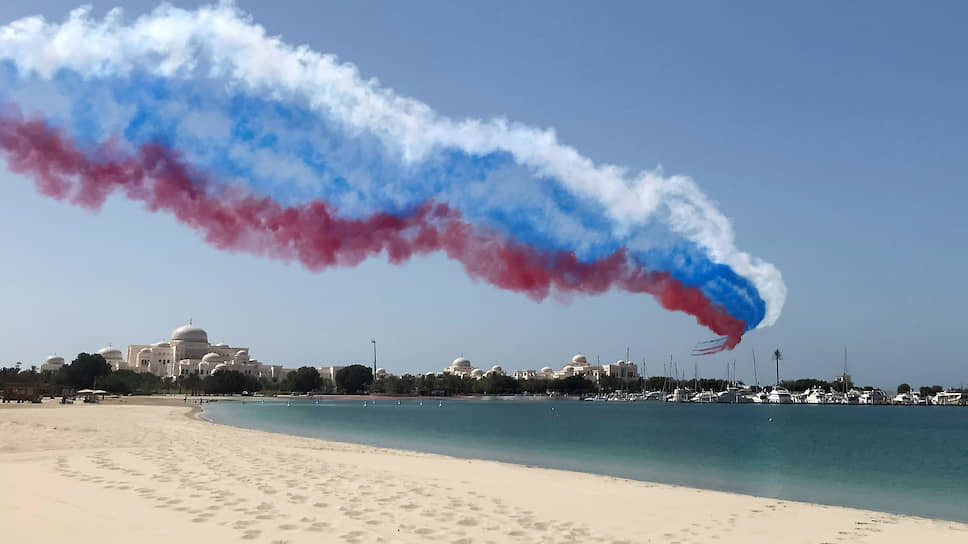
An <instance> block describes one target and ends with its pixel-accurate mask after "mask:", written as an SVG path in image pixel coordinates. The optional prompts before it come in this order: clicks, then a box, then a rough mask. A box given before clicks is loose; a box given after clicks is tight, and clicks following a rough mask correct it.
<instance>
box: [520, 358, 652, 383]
mask: <svg viewBox="0 0 968 544" xmlns="http://www.w3.org/2000/svg"><path fill="white" fill-rule="evenodd" d="M570 376H581V377H583V378H586V379H589V380H592V381H596V382H597V381H598V378H599V377H600V376H611V377H615V378H619V379H621V380H623V381H632V380H637V379H638V378H639V368H638V367H637V366H636V365H635V363H631V362H626V361H616V362H614V363H612V364H604V365H592V364H589V363H588V359H587V358H586V357H585V356H584V355H582V354H580V353H579V354H578V355H575V356H574V357H572V358H571V361H570V362H568V363H565V364H564V365H563V366H562V367H561V370H560V371H558V372H555V371H554V370H553V369H552V368H551V367H550V366H546V367H544V368H542V369H541V370H517V371H515V372H514V377H515V378H518V379H524V380H531V379H536V378H544V379H560V378H568V377H570Z"/></svg>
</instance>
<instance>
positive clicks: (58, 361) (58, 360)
mask: <svg viewBox="0 0 968 544" xmlns="http://www.w3.org/2000/svg"><path fill="white" fill-rule="evenodd" d="M44 364H51V365H62V364H64V358H63V357H60V356H58V355H51V356H50V357H48V358H47V360H46V361H44Z"/></svg>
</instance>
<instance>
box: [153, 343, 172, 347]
mask: <svg viewBox="0 0 968 544" xmlns="http://www.w3.org/2000/svg"><path fill="white" fill-rule="evenodd" d="M151 347H153V348H170V347H171V344H169V343H168V342H155V343H154V344H151Z"/></svg>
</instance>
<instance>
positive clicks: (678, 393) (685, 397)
mask: <svg viewBox="0 0 968 544" xmlns="http://www.w3.org/2000/svg"><path fill="white" fill-rule="evenodd" d="M666 402H689V390H688V389H682V388H679V387H677V388H676V389H675V390H674V391H673V392H672V394H671V395H666Z"/></svg>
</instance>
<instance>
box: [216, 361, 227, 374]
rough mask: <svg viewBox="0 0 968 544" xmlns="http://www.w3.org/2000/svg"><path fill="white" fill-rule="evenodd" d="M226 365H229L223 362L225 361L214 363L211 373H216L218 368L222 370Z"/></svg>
mask: <svg viewBox="0 0 968 544" xmlns="http://www.w3.org/2000/svg"><path fill="white" fill-rule="evenodd" d="M228 366H229V365H227V364H225V363H219V364H217V365H215V368H213V369H212V374H215V373H216V372H218V371H219V370H223V369H225V368H226V367H228Z"/></svg>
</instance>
